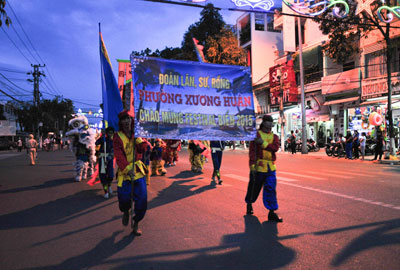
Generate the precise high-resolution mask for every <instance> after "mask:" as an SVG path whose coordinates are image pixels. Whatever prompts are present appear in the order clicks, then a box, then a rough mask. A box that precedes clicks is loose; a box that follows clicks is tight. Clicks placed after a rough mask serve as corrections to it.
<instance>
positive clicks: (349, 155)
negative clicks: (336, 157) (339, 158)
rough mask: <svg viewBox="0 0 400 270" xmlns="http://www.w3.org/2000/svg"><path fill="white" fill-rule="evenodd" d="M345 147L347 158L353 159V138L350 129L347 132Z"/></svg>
mask: <svg viewBox="0 0 400 270" xmlns="http://www.w3.org/2000/svg"><path fill="white" fill-rule="evenodd" d="M345 147H346V158H348V159H352V158H353V156H352V148H353V136H352V135H351V131H350V129H348V130H347V134H346V146H345Z"/></svg>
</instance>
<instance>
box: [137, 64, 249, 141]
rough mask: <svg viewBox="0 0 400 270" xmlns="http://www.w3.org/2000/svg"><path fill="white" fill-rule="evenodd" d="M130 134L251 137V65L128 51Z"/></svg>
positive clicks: (215, 138) (229, 138)
mask: <svg viewBox="0 0 400 270" xmlns="http://www.w3.org/2000/svg"><path fill="white" fill-rule="evenodd" d="M131 63H132V73H133V92H134V108H135V109H134V110H135V119H136V121H135V136H137V137H145V138H161V139H185V140H188V139H197V140H244V141H249V140H253V139H254V138H255V135H256V129H255V115H254V104H253V92H252V87H251V78H250V69H249V68H248V67H242V66H228V65H216V64H208V63H199V62H190V61H177V60H164V59H159V58H151V57H145V58H140V57H136V56H131Z"/></svg>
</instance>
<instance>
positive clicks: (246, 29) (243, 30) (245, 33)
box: [239, 15, 251, 45]
mask: <svg viewBox="0 0 400 270" xmlns="http://www.w3.org/2000/svg"><path fill="white" fill-rule="evenodd" d="M239 24H240V45H244V44H246V43H247V42H249V41H250V40H251V28H250V15H247V16H246V17H244V18H243V19H242V20H241V21H240V22H239Z"/></svg>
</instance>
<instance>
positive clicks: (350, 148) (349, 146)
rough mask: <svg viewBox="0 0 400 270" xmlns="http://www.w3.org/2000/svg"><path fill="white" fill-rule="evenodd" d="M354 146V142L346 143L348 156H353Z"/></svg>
mask: <svg viewBox="0 0 400 270" xmlns="http://www.w3.org/2000/svg"><path fill="white" fill-rule="evenodd" d="M352 148H353V144H352V143H346V156H347V158H352V156H353V155H352V150H353V149H352Z"/></svg>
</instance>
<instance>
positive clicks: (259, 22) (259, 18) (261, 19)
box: [255, 13, 265, 31]
mask: <svg viewBox="0 0 400 270" xmlns="http://www.w3.org/2000/svg"><path fill="white" fill-rule="evenodd" d="M255 21H256V23H255V29H256V31H264V30H265V16H264V14H260V13H256V14H255Z"/></svg>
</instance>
